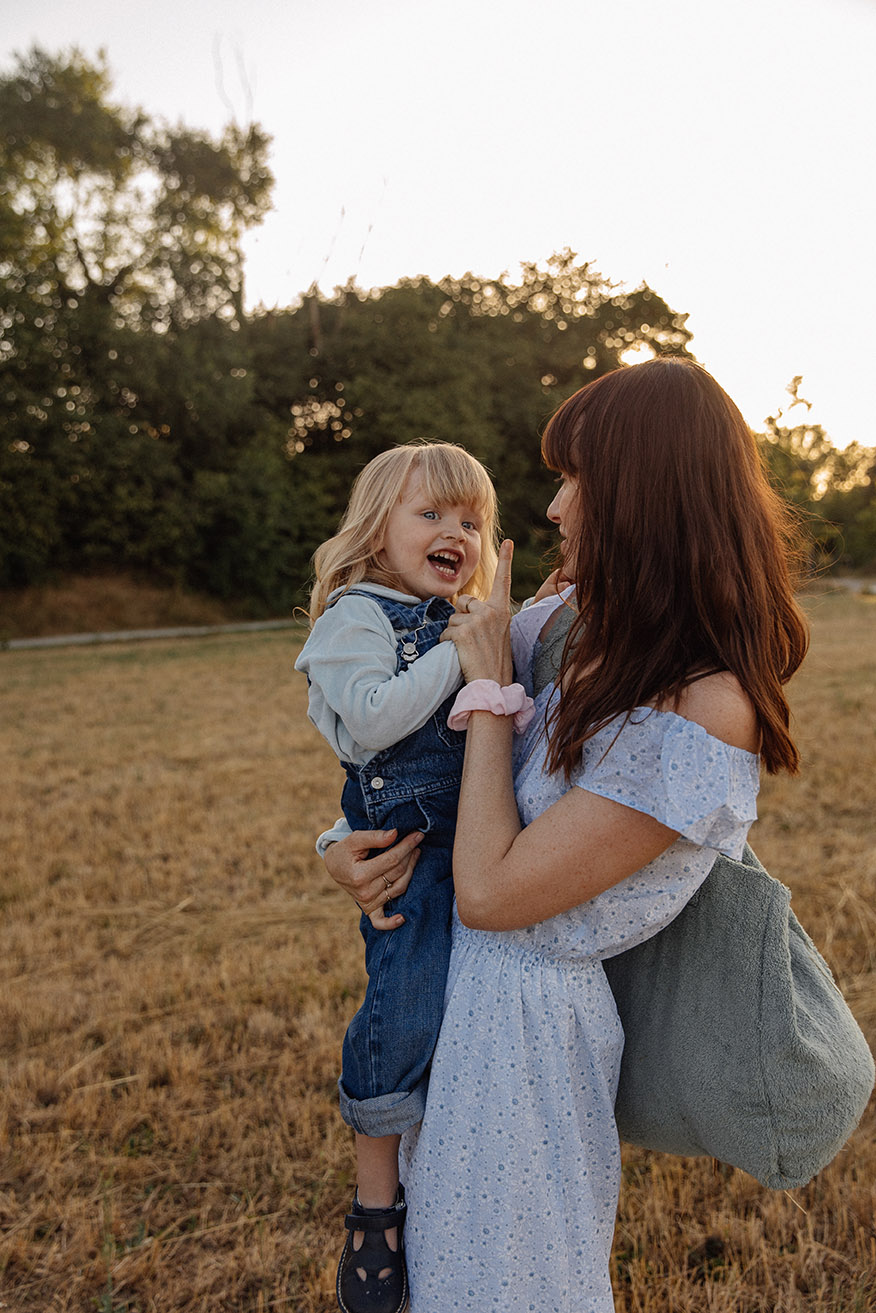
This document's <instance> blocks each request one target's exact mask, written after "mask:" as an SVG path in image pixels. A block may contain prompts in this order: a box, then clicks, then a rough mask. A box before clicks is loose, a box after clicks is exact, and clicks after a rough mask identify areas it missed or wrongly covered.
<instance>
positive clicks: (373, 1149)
mask: <svg viewBox="0 0 876 1313" xmlns="http://www.w3.org/2000/svg"><path fill="white" fill-rule="evenodd" d="M400 1141H401V1136H400V1135H376V1136H375V1135H358V1134H357V1136H356V1163H357V1167H358V1182H359V1185H358V1196H359V1203H360V1204H361V1205H362V1207H363V1208H391V1207H392V1205H393V1204H394V1203H395V1200H396V1196H397V1194H398V1146H399V1143H400ZM387 1234H388V1233H387ZM357 1248H358V1246H357ZM393 1248H395V1246H394V1245H393Z"/></svg>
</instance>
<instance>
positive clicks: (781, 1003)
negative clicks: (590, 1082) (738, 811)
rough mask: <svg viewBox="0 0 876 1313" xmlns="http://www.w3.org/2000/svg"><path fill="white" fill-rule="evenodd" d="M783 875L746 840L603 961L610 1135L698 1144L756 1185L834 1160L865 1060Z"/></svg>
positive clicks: (861, 1095)
mask: <svg viewBox="0 0 876 1313" xmlns="http://www.w3.org/2000/svg"><path fill="white" fill-rule="evenodd" d="M790 900H791V895H790V893H789V891H788V890H787V889H786V888H785V886H784V885H782V884H780V883H779V881H778V880H774V879H772V877H771V876H769V875H768V874H767V872H766V871H765V870H764V868H763V867H762V866H761V864H760V862H759V861H758V860H757V858H756V857H755V855H754V853H753V852H752V850H751V849H750V848H749V847H748V845H746V847H745V851H744V853H743V857H742V860H741V861H739V862H737V861H733V860H732V859H731V858H729V857H724V856H721V857H719V858H718V860H717V861H716V862H715V864H714V866H713V867H712V869H711V871H710V872H709V875H708V876H707V877H706V880H705V882H704V883H703V884H702V885H701V887H700V889H699V890H698V891H697V893H696V894H694V896H693V898H692V899H691V900H690V902H689V903H688V904H687V905H686V906H685V908H684V909H683V910H682V912H681V913H680V914H679V915H678V916H677V917H676V919H675V920H674V921H672V922H670V924H669V925H668V926H666V927H665V929H663V930H661V931H659V933H658V934H656V935H654V936H653V937H652V938H651V939H648V940H646V941H645V943H643V944H639V945H638V946H637V947H636V948H632V949H629V950H628V951H627V952H625V953H621V954H619V955H618V956H617V957H614V958H609V959H607V960H606V961H605V962H604V963H603V966H604V967H605V972H606V975H607V976H608V980H609V984H610V985H611V989H612V993H613V994H614V997H615V1002H616V1003H617V1008H618V1012H619V1014H620V1018H621V1022H622V1024H623V1028H624V1034H625V1037H626V1039H625V1046H624V1055H623V1062H622V1066H621V1074H620V1086H619V1090H618V1097H617V1103H616V1106H615V1115H616V1117H617V1124H618V1131H619V1133H620V1136H621V1139H623V1140H627V1141H628V1142H630V1143H631V1144H637V1145H641V1146H643V1147H645V1148H649V1149H661V1150H663V1151H664V1152H666V1153H674V1154H681V1155H688V1154H707V1155H709V1156H710V1157H713V1158H718V1159H720V1160H721V1161H722V1162H725V1163H730V1164H732V1165H733V1166H734V1167H741V1168H743V1169H744V1170H745V1171H746V1172H750V1173H751V1175H752V1176H754V1177H756V1178H757V1180H758V1181H760V1183H761V1184H762V1185H765V1186H769V1188H770V1189H773V1190H778V1189H790V1188H792V1187H794V1186H799V1185H805V1183H806V1182H807V1181H809V1180H811V1179H812V1177H813V1176H815V1174H816V1173H817V1172H819V1171H821V1169H822V1168H823V1167H826V1166H827V1164H828V1163H829V1162H830V1161H831V1159H832V1158H834V1157H835V1156H836V1154H837V1153H838V1152H839V1150H840V1149H841V1148H842V1147H843V1145H844V1144H845V1143H846V1141H847V1140H848V1138H849V1136H850V1135H851V1133H852V1131H853V1130H854V1129H855V1127H856V1126H857V1124H858V1122H859V1121H860V1118H861V1115H862V1113H863V1111H864V1109H865V1107H866V1105H867V1101H868V1099H869V1097H870V1093H871V1091H872V1089H873V1078H874V1067H873V1057H872V1055H871V1053H870V1050H869V1048H868V1046H867V1041H866V1040H865V1038H864V1036H863V1034H862V1033H861V1030H860V1028H859V1026H858V1024H857V1022H856V1021H855V1018H854V1017H853V1016H852V1013H851V1011H850V1010H849V1007H848V1005H847V1004H846V1002H845V999H844V998H843V996H842V994H841V993H840V991H839V989H838V988H837V986H836V984H835V983H834V980H833V976H832V975H831V973H830V969H829V968H828V966H827V963H826V962H825V961H824V959H823V958H822V957H821V955H820V953H819V952H818V950H817V949H816V947H815V945H814V944H813V943H812V940H811V939H810V938H809V936H808V935H807V934H806V932H805V931H804V930H803V928H802V926H801V925H800V923H799V921H798V920H797V918H796V916H795V915H794V913H793V912H792V911H791V905H790Z"/></svg>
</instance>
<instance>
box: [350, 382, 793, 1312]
mask: <svg viewBox="0 0 876 1313" xmlns="http://www.w3.org/2000/svg"><path fill="white" fill-rule="evenodd" d="M542 450H543V455H544V458H545V461H546V463H547V464H548V466H550V467H551V468H552V469H555V470H556V471H557V472H558V473H559V475H560V487H559V490H558V492H557V495H556V497H555V498H554V500H553V502H552V503H551V506H550V507H549V509H548V517H549V518H550V519H551V520H552V521H553V522H554V523H555V524H556V525H557V526H558V528H559V531H560V537H561V539H562V541H563V566H562V571H563V575H564V576H565V577H567V578H569V579H571V580H572V581H573V582H574V586H575V591H576V595H577V604H578V614H577V617H576V618H575V620H574V622H573V624H572V626H571V629H570V632H569V637H568V639H567V641H566V643H565V647H564V650H563V657H562V661H561V666H560V672H559V677H558V680H557V683H556V685H554V686H550V685H549V686H548V687H547V688H546V689H545V690H544V691H543V692H541V693H540V694H539V695H538V697H537V699H536V711H537V714H536V717H535V719H534V720H533V722H532V724H531V726H530V728H529V731H528V732H527V734H526V735H525V736H523V737H522V738H521V739H520V740H519V741H518V743H517V744H516V745H514V747H513V752H512V740H511V727H510V724H509V719H508V717H506V716H497V715H494V714H492V712H490V711H484V710H478V711H475V712H474V713H473V714H472V715H471V718H470V722H469V726H468V734H467V743H466V756H465V767H464V772H463V783H462V790H461V794H460V806H459V814H458V820H457V833H456V844H455V848H454V883H455V888H456V899H457V920H456V921H455V924H454V938H453V951H452V956H451V964H450V972H449V977H448V983H447V991H446V995H445V1012H444V1019H443V1022H442V1027H441V1034H440V1038H439V1041H438V1047H437V1049H436V1053H435V1057H434V1060H433V1064H432V1071H431V1077H430V1085H429V1094H428V1100H427V1107H426V1115H425V1118H424V1120H423V1123H422V1125H421V1128H420V1131H419V1134H418V1135H417V1136H416V1137H414V1136H409V1137H408V1141H407V1143H406V1144H405V1145H404V1146H403V1176H404V1179H405V1183H406V1188H407V1192H408V1201H409V1209H410V1220H409V1222H408V1230H407V1237H406V1238H407V1246H408V1267H409V1272H410V1284H411V1298H412V1310H413V1313H450V1310H456V1309H459V1310H462V1309H466V1310H471V1309H475V1308H477V1309H479V1310H480V1309H493V1308H496V1309H498V1308H501V1309H503V1310H505V1311H506V1313H518V1311H520V1313H522V1311H523V1310H530V1309H537V1310H538V1311H539V1313H551V1311H554V1313H608V1310H610V1309H611V1308H612V1307H613V1303H612V1296H611V1288H610V1284H609V1277H608V1261H609V1253H610V1247H611V1237H612V1231H613V1226H614V1218H615V1212H616V1207H617V1194H618V1186H619V1178H620V1154H619V1147H618V1140H617V1131H616V1127H615V1123H614V1116H613V1103H614V1097H615V1093H616V1089H617V1079H618V1070H619V1064H620V1057H621V1051H622V1047H623V1035H622V1033H621V1028H620V1024H619V1021H618V1018H617V1013H616V1010H615V1007H614V1001H613V997H612V994H611V991H610V989H609V987H608V984H607V981H606V978H605V973H604V971H603V968H602V960H603V959H604V958H607V957H611V956H612V955H614V954H616V953H618V952H620V951H622V950H624V949H626V948H630V947H633V946H634V945H635V944H636V943H640V942H641V941H642V940H644V939H646V938H648V937H649V936H650V935H652V934H654V933H656V932H657V931H658V930H659V929H661V928H662V927H663V926H664V925H666V924H668V922H669V921H671V920H672V918H673V917H674V916H675V915H677V913H678V912H679V911H680V910H681V908H682V907H683V906H684V904H685V902H686V901H687V900H688V899H689V898H690V897H691V896H692V895H693V893H694V892H695V891H696V889H697V888H698V886H699V885H700V883H701V882H702V880H703V879H704V878H705V876H706V874H707V873H708V871H709V869H710V867H711V865H712V863H713V861H714V859H715V856H716V853H717V852H726V853H728V854H730V855H731V856H734V857H738V856H739V855H740V853H741V850H742V846H743V844H744V841H745V837H746V834H747V831H748V827H749V825H750V824H751V822H752V820H753V819H754V817H755V797H756V793H757V787H758V774H759V765H760V763H761V762H762V763H763V765H764V766H765V767H766V769H767V770H768V771H771V772H774V771H779V770H788V771H792V772H793V771H795V770H796V769H797V760H798V758H797V751H796V749H795V747H794V744H793V742H792V740H791V738H790V735H789V732H788V720H789V714H788V706H787V702H786V700H785V696H784V692H783V685H784V684H785V683H786V682H787V680H788V679H789V678H790V676H791V675H792V674H793V672H794V671H795V670H796V669H797V667H798V666H799V664H800V661H801V660H802V658H803V655H804V653H805V649H806V629H805V624H804V621H803V619H802V616H801V614H800V612H799V609H798V607H797V605H796V603H795V601H794V597H793V590H792V583H791V577H790V551H789V548H788V543H789V541H790V533H789V527H788V522H787V519H786V514H785V512H784V510H783V508H782V504H781V503H780V501H779V499H778V498H777V497H776V496H775V494H773V493H772V491H771V490H770V488H769V486H768V484H767V481H766V479H765V476H764V474H763V471H762V468H761V465H760V461H759V457H758V453H757V449H756V445H755V442H754V439H753V437H752V435H751V433H750V432H749V430H748V429H747V427H746V425H745V423H744V421H743V420H742V417H741V415H740V414H739V412H738V410H737V409H736V407H735V406H734V405H733V403H732V402H731V401H730V399H729V398H728V397H727V396H726V394H725V393H724V392H723V391H722V390H721V389H720V388H719V387H718V385H717V384H716V383H715V381H714V380H713V379H712V378H711V377H710V375H709V374H707V373H706V372H705V370H703V369H701V368H700V367H699V366H696V365H693V364H691V363H689V362H687V361H683V360H680V359H665V358H664V359H657V360H654V361H650V362H648V363H647V364H643V365H636V366H633V367H630V368H626V369H622V370H618V371H615V372H614V373H612V374H608V375H606V376H604V377H603V378H600V379H598V380H596V381H595V382H594V383H591V384H589V385H588V386H587V387H585V388H582V389H581V391H580V392H578V393H576V394H575V395H574V396H573V397H571V398H570V399H569V400H568V401H567V402H565V403H564V405H563V406H561V407H560V409H559V410H558V411H557V413H556V414H555V416H554V417H553V419H552V420H551V421H550V423H549V425H548V428H547V430H546V432H545V435H544V439H543V443H542ZM508 570H509V553H508V550H507V548H506V549H503V553H502V558H501V561H500V574H499V575H498V576H497V587H496V588H495V589H494V591H493V593H492V594H491V597H490V599H489V601H488V602H477V601H475V600H473V599H472V600H470V601H469V600H467V599H463V600H462V601H461V603H460V610H459V613H458V614H457V615H455V616H454V617H452V618H451V621H450V629H449V635H450V636H451V637H452V639H453V641H454V642H455V643H456V644H457V648H458V651H459V654H460V661H461V664H462V668H463V673H464V675H465V677H466V680H467V681H469V683H471V681H475V680H490V681H496V682H497V683H498V684H499V685H504V684H507V683H508V682H509V680H510V678H511V645H510V644H509V641H508V610H507V595H508V588H509V582H510V581H509V573H508ZM563 604H564V603H563V599H561V598H559V597H556V596H555V597H553V598H547V599H543V600H541V601H539V602H537V603H536V604H535V605H534V606H532V607H530V608H527V609H526V610H525V611H523V612H522V613H521V614H520V616H519V617H517V618H516V619H515V623H514V634H513V639H514V654H515V658H516V661H517V675H518V678H519V679H521V681H522V682H523V683H524V684H527V682H528V681H531V669H532V661H533V657H534V656H535V657H537V655H538V648H539V642H540V641H541V639H542V638H543V637H544V635H545V634H546V633H547V631H548V630H549V627H550V623H551V621H552V620H554V619H556V616H557V614H558V613H559V608H561V607H562V606H563ZM366 842H370V843H372V844H374V837H373V836H368V835H362V834H358V835H353V836H351V838H350V839H349V840H347V841H345V842H344V843H341V844H337V845H335V846H334V847H333V848H332V849H330V850H329V853H328V854H327V863H328V865H329V868H330V870H331V871H332V873H333V874H334V876H335V878H336V879H338V880H339V882H340V883H342V884H345V886H346V887H347V888H349V889H351V890H352V891H353V892H355V893H357V895H358V897H359V901H360V902H362V901H363V897H364V898H365V899H366V901H365V902H363V906H365V907H366V908H367V907H368V906H369V900H370V899H371V897H372V896H373V894H374V893H375V891H376V890H375V886H376V884H377V883H378V881H382V880H383V877H384V876H385V875H386V874H387V868H388V867H390V866H391V869H392V874H391V875H390V876H389V877H388V878H389V879H390V880H394V879H395V878H396V877H399V878H402V879H404V878H405V876H404V871H405V870H406V869H407V868H408V867H409V866H410V863H411V861H412V860H413V856H412V855H413V852H414V850H415V844H414V842H413V841H412V840H411V839H406V840H404V841H402V842H401V843H400V844H399V845H398V854H397V856H396V858H395V862H394V864H393V859H392V857H391V856H390V854H388V853H384V854H381V855H380V856H378V857H376V858H374V859H373V860H372V861H370V862H369V861H365V860H362V857H363V853H364V850H365V849H364V845H365V843H366ZM375 846H376V844H375ZM393 892H394V896H395V892H396V891H395V889H394V891H393ZM401 907H402V908H403V901H402V904H401Z"/></svg>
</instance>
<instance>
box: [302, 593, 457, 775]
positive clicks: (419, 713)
mask: <svg viewBox="0 0 876 1313" xmlns="http://www.w3.org/2000/svg"><path fill="white" fill-rule="evenodd" d="M396 642H397V635H396V634H395V632H394V630H393V628H392V625H391V624H390V623H389V621H388V620H387V618H386V616H385V615H384V614H383V612H382V611H381V609H380V607H379V606H377V605H376V603H374V602H372V601H371V600H370V599H369V598H368V597H362V596H354V597H348V598H341V600H340V601H339V602H337V603H335V605H334V606H332V607H330V608H329V609H328V611H326V612H325V613H324V614H323V615H322V616H320V618H319V620H317V622H316V624H315V625H314V627H313V630H312V632H311V635H310V638H309V639H308V640H307V643H306V644H305V647H304V649H303V651H302V653H301V655H300V656H299V658H298V660H297V662H296V663H295V664H296V669H298V670H302V671H304V673H305V674H306V675H307V676H308V679H309V680H310V716H311V719H312V720H313V722H314V724H315V725H316V727H317V729H319V730H320V732H321V733H322V734H324V735H325V737H326V738H327V739H328V740H329V742H330V743H331V744H332V746H333V747H334V748H335V750H336V752H337V753H338V755H339V756H340V757H341V758H342V760H350V759H351V758H350V750H351V746H352V745H358V746H359V747H361V748H363V749H365V750H366V752H367V753H374V752H379V751H381V750H382V749H383V748H388V747H391V746H392V744H394V743H398V742H399V740H400V739H403V738H405V737H406V736H407V735H408V734H412V733H413V732H414V730H417V729H419V728H420V727H421V726H422V725H424V724H425V723H426V721H427V720H428V719H429V717H430V716H431V715H432V714H433V713H434V712H435V711H437V709H438V707H440V705H441V703H442V702H443V701H444V700H445V698H447V697H449V695H450V694H451V693H453V692H454V690H455V689H456V688H457V687H458V685H459V683H460V680H461V673H460V667H459V658H458V656H457V654H456V648H455V646H454V645H453V644H452V643H438V644H436V645H435V647H433V648H431V649H430V651H428V652H426V653H424V654H423V656H421V657H418V658H417V660H415V661H414V662H412V663H411V665H410V666H408V668H407V669H406V670H402V671H399V673H398V674H396Z"/></svg>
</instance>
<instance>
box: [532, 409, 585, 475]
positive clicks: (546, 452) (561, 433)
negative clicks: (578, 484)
mask: <svg viewBox="0 0 876 1313" xmlns="http://www.w3.org/2000/svg"><path fill="white" fill-rule="evenodd" d="M575 399H576V398H575V397H570V398H569V400H568V401H567V402H565V403H564V404H563V405H562V406H561V407H560V409H559V410H558V411H557V412H556V414H554V415H552V416H551V418H550V419H549V421H548V426H547V428H546V429H545V431H544V433H543V434H542V439H541V458H542V460H543V461H544V463H545V465H547V467H548V469H549V470H555V471H556V473H557V474H565V475H569V476H570V477H574V476H576V475H577V473H578V462H577V460H576V459H575V448H576V446H577V441H576V439H577V435H578V434H579V433H580V430H581V427H582V422H583V415H582V414H580V413H578V407H576V406H573V404H572V403H573V402H574V401H575Z"/></svg>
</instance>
